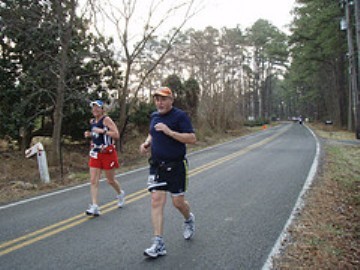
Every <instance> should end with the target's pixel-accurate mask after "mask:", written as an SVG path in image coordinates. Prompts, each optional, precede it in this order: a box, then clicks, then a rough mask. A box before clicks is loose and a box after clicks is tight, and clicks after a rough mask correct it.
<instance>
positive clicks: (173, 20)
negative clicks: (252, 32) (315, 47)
mask: <svg viewBox="0 0 360 270" xmlns="http://www.w3.org/2000/svg"><path fill="white" fill-rule="evenodd" d="M84 1H85V0H80V2H84ZM109 1H110V2H111V3H112V4H113V5H114V6H115V7H118V6H119V3H121V2H120V0H109ZM133 1H135V2H136V8H135V10H136V11H135V13H134V16H133V17H132V20H131V23H130V24H129V25H130V26H129V34H130V36H129V39H130V40H132V41H134V40H135V41H136V40H137V39H138V38H139V37H141V36H142V33H143V27H144V25H145V24H146V20H147V18H148V12H149V10H150V5H151V3H154V0H137V1H136V0H133ZM175 1H176V0H155V2H156V3H161V5H160V8H159V9H157V12H155V13H154V16H153V19H154V20H151V24H153V25H154V24H155V25H156V23H157V22H159V21H161V19H163V18H164V14H165V12H166V11H167V10H168V8H169V6H174V5H176V4H178V2H175ZM295 1H296V0H196V4H197V5H196V8H197V9H199V8H200V10H199V12H198V13H197V14H196V15H195V16H194V17H192V18H191V19H190V20H189V21H187V23H186V24H185V25H184V27H183V28H182V30H186V29H189V28H194V29H196V30H204V29H205V28H206V27H207V26H212V27H214V28H216V29H221V28H223V27H227V28H234V27H236V26H237V25H239V26H240V28H241V29H242V30H245V29H246V28H248V27H251V26H252V25H253V24H254V23H255V22H256V21H257V20H258V19H265V20H268V21H269V22H270V23H271V24H272V25H274V26H276V27H277V28H279V29H280V30H282V31H283V32H285V33H286V34H290V32H289V30H288V27H287V25H288V24H290V23H291V21H292V18H293V17H292V15H291V11H292V10H293V8H294V6H295ZM130 2H131V1H130ZM102 3H106V1H104V2H102ZM199 3H200V6H199ZM110 10H111V12H114V11H115V8H111V9H110ZM184 10H185V9H182V12H183V11H184ZM111 12H110V13H111ZM111 14H117V15H116V16H115V17H116V20H118V19H119V18H120V17H121V15H119V13H116V12H115V13H111ZM181 14H184V13H181V12H178V11H177V12H175V13H174V14H172V16H171V17H170V19H169V20H167V21H166V23H164V24H162V25H161V27H160V29H159V32H157V33H158V34H159V35H160V36H161V35H165V34H167V33H168V31H169V29H171V28H173V27H175V26H179V25H180V22H181V21H182V19H183V18H184V17H183V16H182V15H181ZM122 25H123V24H122ZM100 29H101V31H102V32H103V33H104V34H105V35H106V36H113V37H114V38H115V40H116V39H117V38H118V37H117V34H116V33H117V31H116V29H115V28H114V26H113V23H111V22H110V21H107V22H104V24H102V27H100ZM115 42H116V41H115Z"/></svg>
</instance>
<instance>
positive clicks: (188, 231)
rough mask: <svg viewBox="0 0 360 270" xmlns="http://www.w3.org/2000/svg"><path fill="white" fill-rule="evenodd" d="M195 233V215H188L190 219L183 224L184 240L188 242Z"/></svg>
mask: <svg viewBox="0 0 360 270" xmlns="http://www.w3.org/2000/svg"><path fill="white" fill-rule="evenodd" d="M194 233H195V215H194V214H193V213H190V218H189V219H188V220H186V221H185V222H184V234H183V235H184V238H185V239H186V240H189V239H190V238H191V237H192V236H193V235H194Z"/></svg>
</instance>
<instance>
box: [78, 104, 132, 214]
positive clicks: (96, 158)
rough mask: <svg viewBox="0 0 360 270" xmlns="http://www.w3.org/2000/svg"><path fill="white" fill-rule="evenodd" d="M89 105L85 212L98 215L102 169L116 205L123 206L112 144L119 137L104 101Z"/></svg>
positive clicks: (86, 135)
mask: <svg viewBox="0 0 360 270" xmlns="http://www.w3.org/2000/svg"><path fill="white" fill-rule="evenodd" d="M90 106H91V108H92V114H93V116H94V118H92V119H91V120H90V126H91V129H90V131H89V130H87V131H85V132H84V136H85V138H91V149H90V153H89V155H90V158H89V167H90V193H91V201H92V203H91V204H90V206H89V209H87V210H86V212H85V213H86V214H87V215H89V216H99V215H100V207H99V203H98V190H99V180H100V176H101V172H102V170H104V172H105V176H106V179H107V183H108V184H109V185H110V186H112V187H113V188H114V190H115V191H116V193H117V199H118V203H117V204H118V207H123V205H124V203H125V192H124V191H123V190H122V189H121V187H120V184H119V182H118V181H116V179H115V169H116V168H119V161H118V156H117V153H116V149H115V144H114V140H118V139H119V131H118V128H117V127H116V124H115V123H114V121H113V120H112V119H111V118H110V117H109V116H108V115H106V114H105V112H104V103H103V102H102V101H101V100H95V101H93V102H91V103H90Z"/></svg>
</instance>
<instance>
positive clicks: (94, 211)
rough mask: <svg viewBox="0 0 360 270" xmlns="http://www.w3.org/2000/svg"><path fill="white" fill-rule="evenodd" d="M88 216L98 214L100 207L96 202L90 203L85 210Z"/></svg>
mask: <svg viewBox="0 0 360 270" xmlns="http://www.w3.org/2000/svg"><path fill="white" fill-rule="evenodd" d="M85 213H86V214H87V215H88V216H94V217H97V216H100V208H99V206H98V205H96V204H90V205H89V209H88V210H86V212H85Z"/></svg>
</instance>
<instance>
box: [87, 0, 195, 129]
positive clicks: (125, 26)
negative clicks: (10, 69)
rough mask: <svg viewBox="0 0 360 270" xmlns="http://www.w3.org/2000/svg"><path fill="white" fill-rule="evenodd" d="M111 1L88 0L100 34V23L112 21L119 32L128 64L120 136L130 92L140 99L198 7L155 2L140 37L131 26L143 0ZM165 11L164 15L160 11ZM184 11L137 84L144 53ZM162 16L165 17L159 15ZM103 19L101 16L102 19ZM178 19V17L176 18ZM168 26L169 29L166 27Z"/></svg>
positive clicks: (188, 2)
mask: <svg viewBox="0 0 360 270" xmlns="http://www.w3.org/2000/svg"><path fill="white" fill-rule="evenodd" d="M119 2H120V1H117V2H116V1H111V0H107V1H105V0H101V1H97V0H88V4H89V5H90V7H91V11H92V12H91V14H92V19H93V20H94V22H95V27H96V29H97V31H99V32H101V30H100V28H99V22H100V21H102V22H110V23H111V25H112V26H113V27H115V30H116V38H117V40H115V43H116V42H118V43H119V44H120V46H121V49H122V51H121V55H122V56H123V58H122V59H121V61H123V62H124V64H125V72H124V77H123V87H122V88H119V89H118V105H119V106H120V113H119V119H118V125H119V128H120V130H121V131H122V132H121V134H122V135H123V134H124V131H125V128H126V120H127V110H126V105H127V104H129V106H130V108H131V107H132V105H133V102H132V101H130V93H132V94H133V96H135V97H136V96H137V94H138V92H139V90H140V89H141V88H142V86H143V84H144V82H145V81H146V79H147V78H148V76H149V75H150V74H151V73H152V72H153V71H154V69H155V68H156V67H157V66H158V64H159V63H160V62H161V60H162V59H163V58H164V57H165V55H166V54H167V53H168V52H169V50H170V49H171V47H172V44H173V42H174V40H175V38H176V36H177V35H178V34H179V33H180V31H181V29H182V28H183V27H184V25H185V23H186V22H187V21H188V20H189V19H190V18H191V17H193V16H194V15H195V14H196V13H197V12H198V11H199V9H197V8H196V7H195V2H196V0H184V1H176V2H175V1H169V3H171V4H170V5H169V6H168V7H164V6H165V3H166V1H164V0H152V1H151V4H150V6H149V7H148V10H147V14H146V15H145V16H144V17H143V20H142V24H143V25H142V26H140V27H141V29H140V31H141V34H137V35H136V34H134V33H132V32H131V31H130V27H131V26H132V27H134V24H136V23H137V22H136V21H135V20H136V19H139V18H137V17H136V11H137V10H138V9H140V5H142V6H144V1H141V3H140V1H139V3H138V1H136V0H128V1H121V3H119ZM161 10H164V12H162V13H161V12H160V11H161ZM181 12H182V17H181V19H180V20H178V22H177V25H175V26H174V27H173V29H172V30H170V31H169V33H168V35H167V37H165V41H164V46H163V50H162V51H161V52H157V53H156V54H155V55H156V58H155V59H154V61H153V63H152V65H148V66H147V69H146V70H143V71H142V72H141V73H140V74H138V76H137V77H136V79H135V81H134V80H133V79H132V76H134V75H135V70H136V68H137V67H138V66H140V65H141V61H142V60H141V54H142V52H143V51H144V49H145V47H146V45H147V44H148V43H149V42H151V41H152V40H153V39H154V38H155V37H156V35H157V34H159V32H160V30H161V28H162V27H164V26H165V24H166V23H169V22H171V21H170V19H172V18H174V16H175V14H176V15H178V14H179V13H181ZM159 14H162V15H159ZM100 16H101V17H100ZM177 18H179V17H178V16H177ZM167 27H168V26H167Z"/></svg>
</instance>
